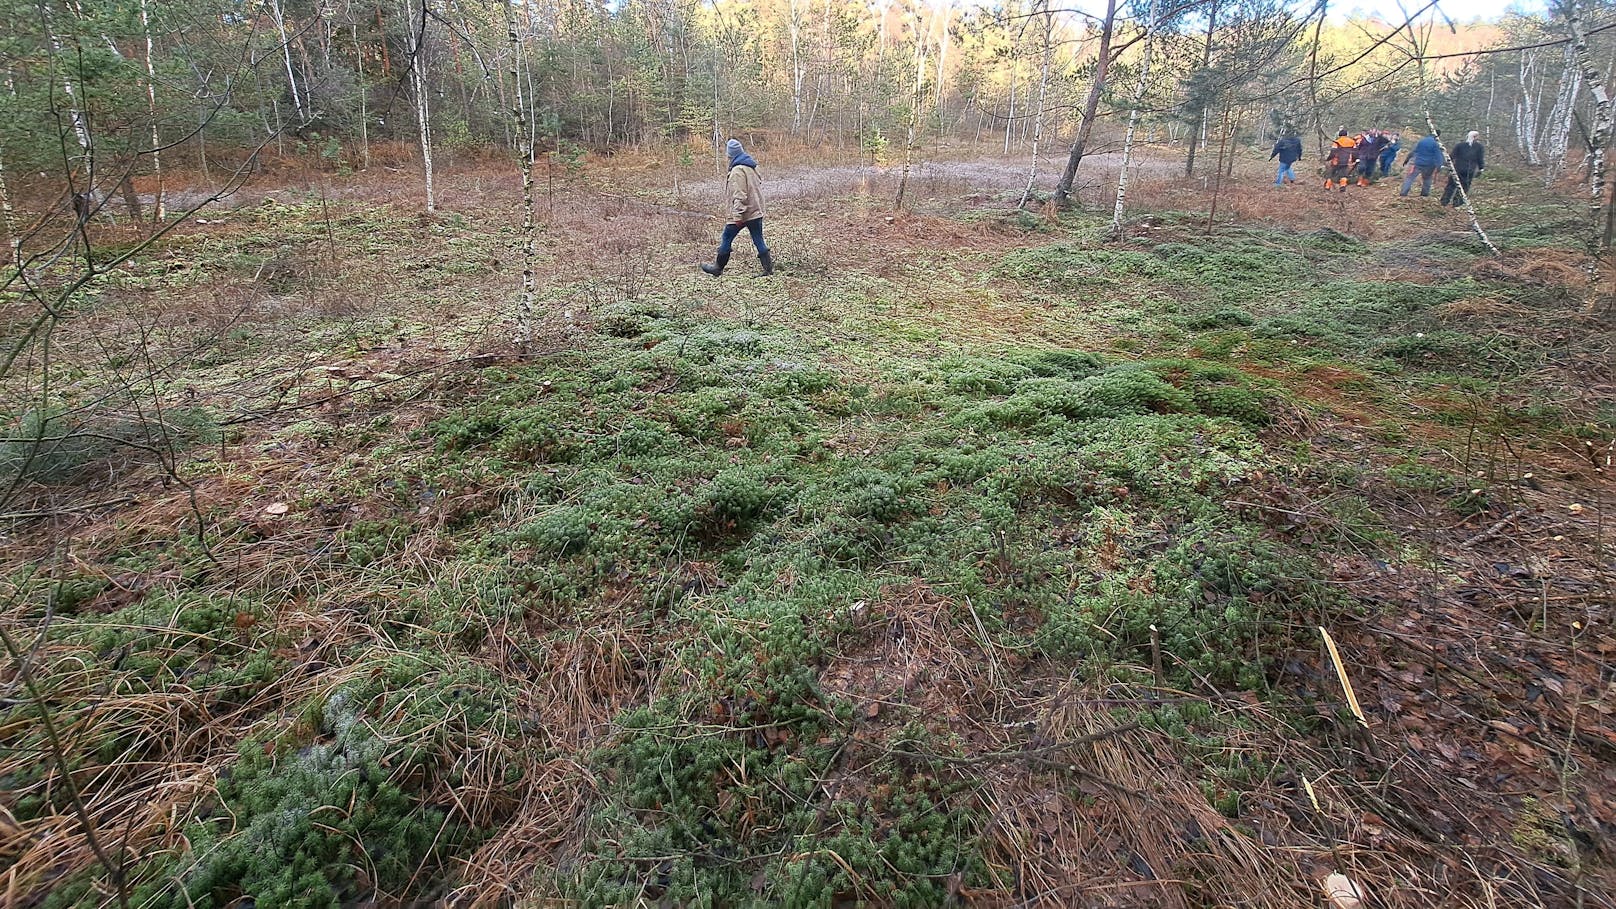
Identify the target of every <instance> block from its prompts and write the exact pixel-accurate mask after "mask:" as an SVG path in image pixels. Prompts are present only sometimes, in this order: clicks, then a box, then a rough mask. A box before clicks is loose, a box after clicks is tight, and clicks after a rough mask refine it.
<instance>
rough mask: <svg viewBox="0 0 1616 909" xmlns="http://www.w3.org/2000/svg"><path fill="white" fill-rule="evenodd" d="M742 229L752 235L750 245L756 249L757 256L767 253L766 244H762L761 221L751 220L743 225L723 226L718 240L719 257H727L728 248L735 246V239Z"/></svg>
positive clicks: (760, 219) (757, 219)
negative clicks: (721, 234)
mask: <svg viewBox="0 0 1616 909" xmlns="http://www.w3.org/2000/svg"><path fill="white" fill-rule="evenodd" d="M743 227H744V228H746V232H747V233H749V234H751V235H752V245H753V246H756V247H757V251H758V255H760V256H761V255H763V254H764V253H766V252H768V251H769V246H768V244H767V243H764V242H763V219H762V218H753V219H752V220H750V221H748V222H746V223H745V224H725V225H724V235H723V236H722V237H720V238H719V239H718V254H719V255H720V256H727V255H729V251H730V247H732V246H734V245H735V238H736V237H738V236H740V233H741V228H743Z"/></svg>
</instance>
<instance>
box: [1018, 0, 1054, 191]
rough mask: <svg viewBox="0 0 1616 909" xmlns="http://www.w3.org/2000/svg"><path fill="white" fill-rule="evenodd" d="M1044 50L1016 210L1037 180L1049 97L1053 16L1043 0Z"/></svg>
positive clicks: (1046, 2)
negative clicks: (1028, 155) (1023, 184)
mask: <svg viewBox="0 0 1616 909" xmlns="http://www.w3.org/2000/svg"><path fill="white" fill-rule="evenodd" d="M1043 7H1044V50H1043V54H1042V56H1041V57H1040V58H1039V62H1038V106H1037V107H1036V108H1035V109H1034V110H1033V118H1032V166H1031V167H1029V168H1028V169H1027V185H1026V187H1025V188H1023V189H1022V190H1021V201H1020V202H1017V203H1016V207H1017V208H1022V209H1024V208H1026V207H1027V200H1028V199H1030V198H1032V187H1033V184H1034V183H1035V182H1037V180H1038V152H1039V145H1041V144H1042V143H1043V139H1044V102H1045V101H1046V100H1047V99H1048V97H1049V53H1050V51H1049V43H1050V40H1049V39H1050V32H1051V31H1052V30H1053V28H1054V14H1053V13H1052V12H1050V10H1049V0H1044V3H1043Z"/></svg>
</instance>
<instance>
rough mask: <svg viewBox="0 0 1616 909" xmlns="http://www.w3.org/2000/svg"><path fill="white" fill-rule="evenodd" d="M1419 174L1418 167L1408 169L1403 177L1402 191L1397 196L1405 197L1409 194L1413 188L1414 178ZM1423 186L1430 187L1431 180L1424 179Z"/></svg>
mask: <svg viewBox="0 0 1616 909" xmlns="http://www.w3.org/2000/svg"><path fill="white" fill-rule="evenodd" d="M1419 172H1420V168H1418V167H1410V168H1409V169H1408V173H1407V174H1405V175H1404V176H1403V189H1402V191H1401V192H1399V193H1398V195H1399V196H1406V195H1408V194H1409V191H1410V190H1412V189H1413V188H1414V177H1415V176H1416V175H1417V174H1419ZM1425 185H1426V186H1430V185H1431V180H1430V178H1429V177H1427V178H1426V181H1425Z"/></svg>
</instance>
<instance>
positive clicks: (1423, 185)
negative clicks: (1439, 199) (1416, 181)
mask: <svg viewBox="0 0 1616 909" xmlns="http://www.w3.org/2000/svg"><path fill="white" fill-rule="evenodd" d="M1435 179H1436V165H1435V164H1431V165H1428V166H1426V167H1422V168H1420V198H1421V199H1428V198H1430V197H1431V181H1433V180H1435Z"/></svg>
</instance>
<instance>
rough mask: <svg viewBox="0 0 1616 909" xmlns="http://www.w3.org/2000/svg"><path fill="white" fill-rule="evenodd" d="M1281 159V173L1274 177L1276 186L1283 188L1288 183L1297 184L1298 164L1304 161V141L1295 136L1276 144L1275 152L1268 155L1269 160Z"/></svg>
mask: <svg viewBox="0 0 1616 909" xmlns="http://www.w3.org/2000/svg"><path fill="white" fill-rule="evenodd" d="M1275 158H1278V159H1279V173H1277V174H1275V175H1274V185H1275V186H1282V185H1284V184H1286V183H1292V184H1294V183H1295V182H1296V162H1298V161H1300V160H1302V139H1301V137H1300V136H1297V135H1295V134H1291V135H1287V136H1285V137H1284V138H1282V139H1280V140H1279V141H1278V142H1275V143H1274V150H1273V151H1271V152H1269V153H1268V160H1270V161H1272V160H1274V159H1275Z"/></svg>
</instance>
